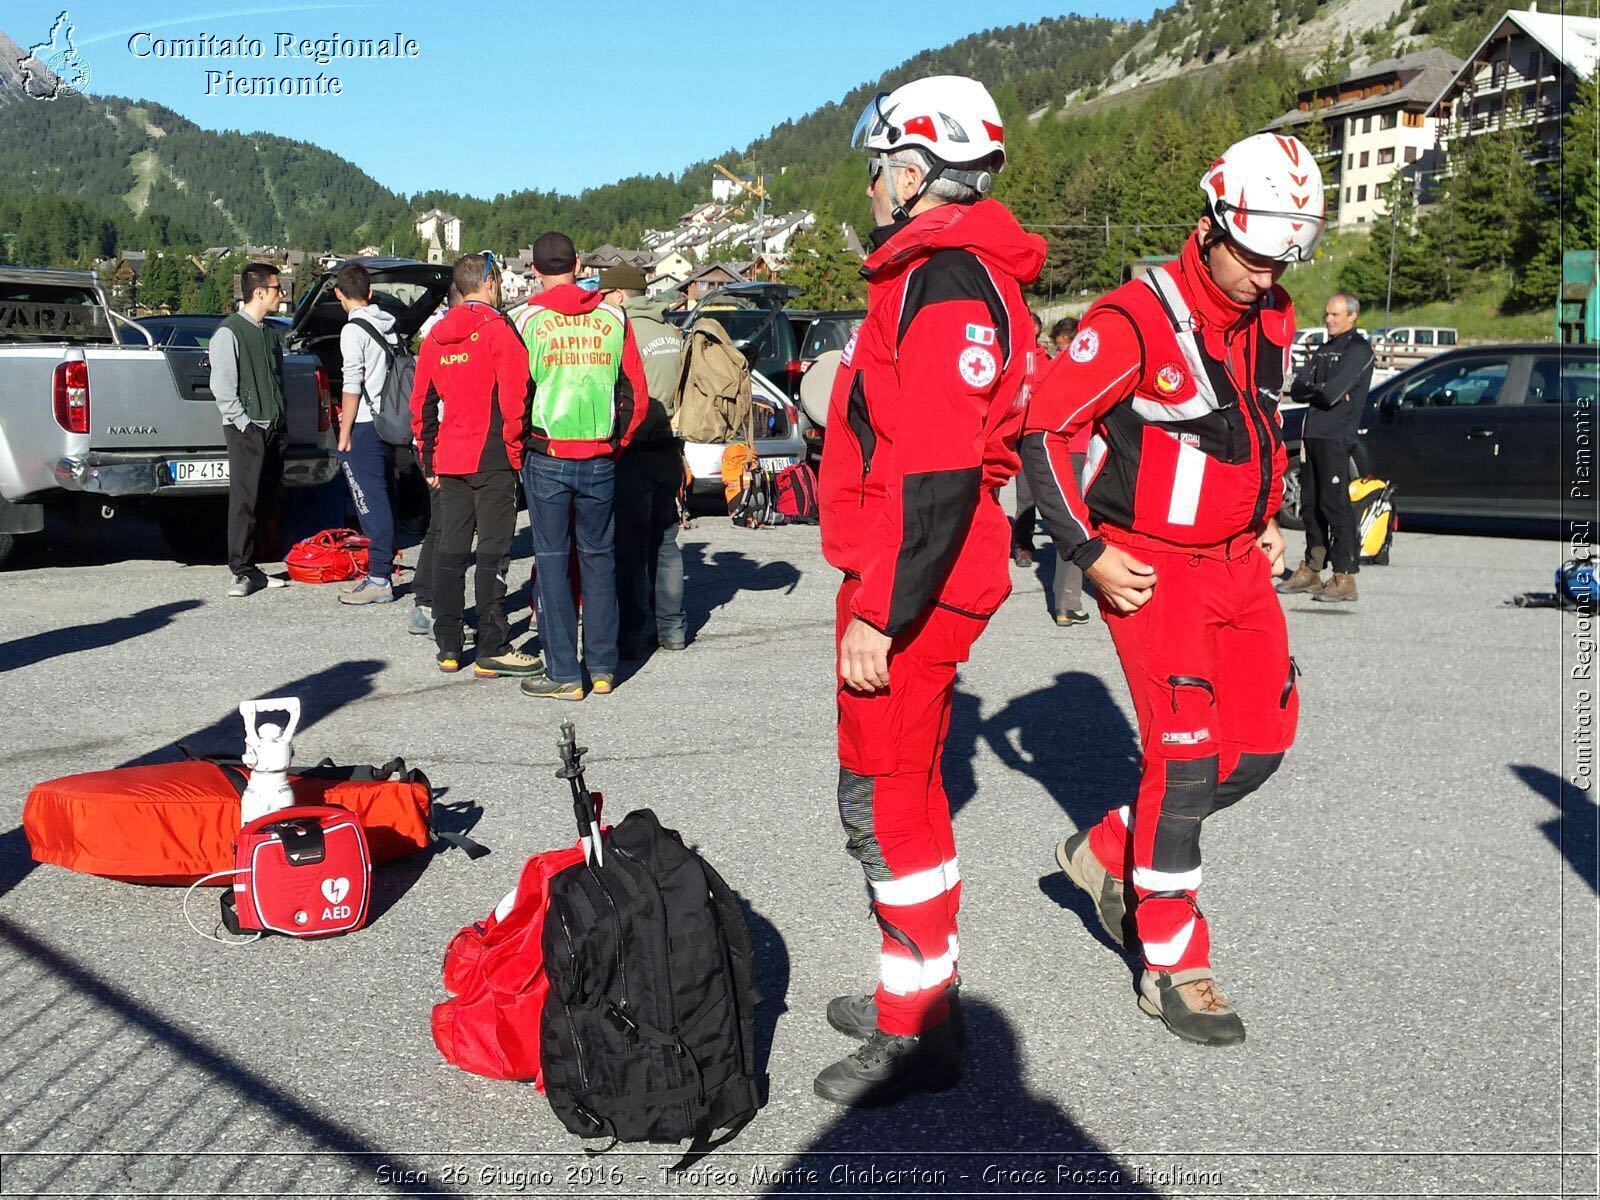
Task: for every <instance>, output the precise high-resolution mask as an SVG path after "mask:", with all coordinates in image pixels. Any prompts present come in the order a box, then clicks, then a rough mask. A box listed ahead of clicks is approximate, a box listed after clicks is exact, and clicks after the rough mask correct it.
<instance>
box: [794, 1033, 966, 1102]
mask: <svg viewBox="0 0 1600 1200" xmlns="http://www.w3.org/2000/svg"><path fill="white" fill-rule="evenodd" d="M960 1080H961V1051H960V1050H958V1049H957V1048H956V1044H955V1039H954V1037H953V1036H952V1035H951V1032H950V1022H949V1021H946V1022H945V1023H944V1024H943V1025H940V1026H939V1027H938V1028H936V1029H930V1030H928V1032H927V1033H923V1034H919V1035H917V1036H916V1037H897V1036H895V1035H894V1034H892V1033H884V1032H883V1031H882V1030H881V1029H874V1030H873V1031H872V1033H871V1035H870V1036H869V1037H868V1038H867V1040H866V1041H865V1042H863V1043H862V1044H861V1046H860V1048H859V1049H857V1050H855V1051H854V1052H853V1053H851V1054H847V1055H845V1056H844V1057H843V1058H841V1059H840V1060H839V1061H838V1062H836V1063H834V1064H833V1065H832V1066H831V1067H828V1068H827V1069H826V1070H824V1071H823V1072H822V1073H821V1074H820V1075H818V1076H817V1079H816V1082H815V1083H814V1084H812V1089H813V1090H814V1091H815V1092H816V1093H817V1095H819V1096H821V1097H822V1098H823V1099H824V1100H832V1101H833V1102H834V1103H835V1104H843V1105H845V1106H846V1107H847V1108H867V1107H870V1106H873V1105H878V1104H892V1103H893V1102H894V1101H896V1100H899V1099H900V1098H901V1097H902V1096H907V1095H910V1094H911V1093H912V1092H915V1091H929V1092H942V1091H944V1090H945V1089H946V1088H952V1087H954V1086H955V1085H956V1084H957V1083H959V1082H960Z"/></svg>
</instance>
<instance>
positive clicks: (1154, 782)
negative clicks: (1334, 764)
mask: <svg viewBox="0 0 1600 1200" xmlns="http://www.w3.org/2000/svg"><path fill="white" fill-rule="evenodd" d="M1106 540H1107V541H1112V540H1113V538H1112V537H1107V539H1106ZM1127 549H1128V551H1129V553H1131V554H1133V556H1134V557H1135V558H1137V559H1139V560H1140V561H1142V562H1145V563H1148V564H1149V565H1150V566H1152V567H1154V568H1155V572H1156V586H1155V590H1154V591H1153V592H1152V593H1151V597H1150V599H1149V600H1147V601H1146V602H1145V603H1144V605H1143V607H1141V608H1139V609H1138V610H1137V611H1135V612H1132V613H1127V614H1123V613H1118V612H1115V611H1114V610H1112V609H1111V608H1110V606H1109V605H1107V604H1105V603H1104V602H1102V603H1101V612H1102V613H1103V614H1104V616H1105V619H1106V625H1107V627H1108V628H1109V629H1110V631H1111V640H1112V642H1113V643H1115V645H1116V648H1117V656H1118V658H1120V659H1121V660H1122V669H1123V672H1124V674H1126V676H1127V679H1128V690H1129V691H1130V692H1131V693H1132V695H1133V706H1134V710H1135V711H1136V712H1137V714H1138V718H1139V744H1140V747H1141V749H1142V751H1143V755H1144V764H1143V771H1142V774H1141V777H1140V781H1139V792H1138V795H1137V796H1136V797H1135V799H1134V802H1133V804H1132V805H1131V806H1130V808H1128V809H1112V810H1111V811H1110V812H1108V813H1107V814H1106V816H1105V819H1104V820H1102V821H1101V822H1100V824H1099V825H1097V826H1096V827H1095V828H1094V830H1093V831H1092V832H1091V833H1090V835H1089V846H1090V849H1092V850H1093V851H1094V853H1095V856H1096V857H1097V858H1098V859H1099V860H1100V861H1101V862H1102V863H1103V864H1104V865H1105V867H1106V869H1107V870H1108V871H1109V872H1110V873H1111V874H1112V875H1114V876H1116V877H1117V878H1118V879H1123V880H1129V881H1130V882H1131V884H1132V894H1133V900H1132V903H1133V912H1134V924H1135V927H1136V928H1137V930H1138V934H1139V940H1140V942H1141V944H1142V948H1143V953H1144V960H1145V965H1146V966H1147V967H1149V968H1151V969H1152V970H1157V971H1183V970H1188V969H1190V968H1192V967H1202V966H1208V965H1210V950H1211V939H1210V934H1209V931H1208V930H1207V928H1206V921H1205V918H1204V917H1203V916H1202V915H1201V914H1200V910H1199V907H1198V903H1197V895H1198V892H1199V887H1200V845H1199V836H1200V822H1201V821H1202V820H1204V819H1205V817H1207V816H1209V815H1210V814H1211V813H1213V812H1215V811H1216V810H1217V809H1218V808H1221V807H1226V805H1228V804H1230V803H1232V802H1233V801H1234V800H1237V799H1239V798H1240V796H1241V795H1243V794H1244V792H1246V791H1248V790H1249V789H1250V788H1251V787H1253V786H1254V784H1253V783H1246V782H1245V778H1244V777H1245V776H1246V775H1247V774H1248V773H1249V771H1248V768H1249V766H1250V764H1251V756H1270V755H1281V754H1282V753H1283V752H1284V751H1285V750H1287V749H1288V748H1289V746H1290V745H1291V744H1292V743H1293V741H1294V733H1295V725H1296V722H1297V720H1298V716H1299V710H1300V698H1299V690H1298V688H1297V687H1296V686H1295V680H1294V669H1293V666H1292V664H1291V663H1290V660H1289V640H1288V630H1287V628H1286V626H1285V624H1284V619H1283V609H1282V608H1281V607H1280V602H1279V600H1278V597H1277V594H1276V593H1275V592H1274V591H1273V586H1272V585H1273V579H1272V576H1271V573H1270V568H1269V565H1268V563H1267V560H1266V557H1265V556H1264V555H1263V554H1262V553H1261V551H1260V550H1258V549H1256V548H1254V547H1253V546H1247V547H1240V546H1238V545H1236V546H1235V547H1234V549H1233V550H1232V552H1231V554H1232V556H1231V557H1230V556H1229V555H1228V553H1227V552H1220V551H1219V552H1215V553H1213V552H1211V551H1202V552H1199V553H1196V552H1194V551H1190V550H1183V551H1176V550H1175V551H1170V552H1169V551H1163V550H1157V549H1154V548H1153V547H1151V546H1150V545H1149V543H1148V542H1144V541H1142V540H1141V542H1140V544H1138V545H1133V546H1128V547H1127ZM1241 758H1243V759H1245V760H1246V767H1247V770H1245V771H1240V770H1239V768H1240V761H1241ZM1236 772H1237V773H1238V774H1237V776H1236ZM1269 773H1270V772H1269ZM1230 779H1233V780H1234V787H1233V789H1232V790H1231V791H1230V788H1229V780H1230ZM1241 788H1242V789H1243V790H1241Z"/></svg>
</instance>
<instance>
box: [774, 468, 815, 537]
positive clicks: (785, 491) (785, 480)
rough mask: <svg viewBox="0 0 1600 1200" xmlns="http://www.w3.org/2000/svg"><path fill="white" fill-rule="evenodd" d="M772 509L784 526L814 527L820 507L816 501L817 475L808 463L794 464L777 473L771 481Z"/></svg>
mask: <svg viewBox="0 0 1600 1200" xmlns="http://www.w3.org/2000/svg"><path fill="white" fill-rule="evenodd" d="M772 504H773V507H774V508H776V509H777V510H778V512H780V513H781V514H783V523H784V524H785V525H815V524H816V523H817V521H818V520H819V514H820V513H821V505H820V504H819V503H818V501H817V473H816V472H815V471H813V470H812V469H811V464H810V463H796V464H795V465H794V466H792V467H785V468H784V469H783V470H781V471H779V472H778V474H777V477H776V478H774V479H773V481H772Z"/></svg>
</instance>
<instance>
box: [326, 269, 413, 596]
mask: <svg viewBox="0 0 1600 1200" xmlns="http://www.w3.org/2000/svg"><path fill="white" fill-rule="evenodd" d="M333 294H334V296H335V297H337V298H338V301H339V305H340V307H341V308H343V309H344V311H345V316H346V318H347V320H346V321H345V326H344V328H343V329H341V330H340V331H339V354H340V356H341V358H342V359H343V361H344V383H343V387H342V395H341V396H340V404H339V465H340V466H341V467H342V468H343V469H344V477H345V482H346V483H348V484H349V485H350V499H351V501H352V502H353V503H354V504H355V506H356V512H357V513H358V514H359V515H360V517H361V532H362V533H364V534H366V536H367V540H368V541H369V542H370V543H371V549H370V551H369V558H368V566H367V575H366V578H365V579H363V580H362V581H361V582H360V583H358V584H356V586H355V587H354V588H352V589H350V590H348V591H345V592H342V593H341V594H340V596H339V603H340V604H388V603H389V602H390V601H392V600H393V599H394V585H393V583H392V582H391V579H390V576H391V575H392V574H393V571H394V504H393V501H392V497H391V490H392V489H393V487H394V446H393V445H391V444H390V443H389V442H388V441H387V440H386V439H385V438H384V437H383V435H382V434H381V433H380V432H379V429H378V425H377V423H376V422H375V421H374V416H375V415H376V414H377V412H378V410H379V408H380V405H381V398H382V396H383V394H384V384H385V383H386V382H387V381H388V379H389V375H390V372H391V369H392V368H391V363H392V361H393V359H394V357H395V355H396V354H397V353H399V352H400V350H401V346H400V339H399V336H398V335H397V334H396V333H395V332H394V317H392V316H390V315H389V314H388V313H386V312H384V311H383V309H381V308H379V307H378V306H377V305H376V304H374V303H373V302H372V281H371V279H370V278H369V276H368V274H367V269H366V267H364V266H362V265H361V264H360V263H358V262H349V263H345V264H344V266H342V267H340V268H339V273H338V274H337V275H335V276H334V278H333ZM407 399H409V395H408V396H407Z"/></svg>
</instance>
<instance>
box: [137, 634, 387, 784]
mask: <svg viewBox="0 0 1600 1200" xmlns="http://www.w3.org/2000/svg"><path fill="white" fill-rule="evenodd" d="M384 666H385V664H384V663H383V662H382V661H381V660H379V659H376V658H358V659H351V660H349V661H348V662H342V663H336V664H334V665H333V666H331V667H324V668H323V669H322V670H320V671H313V672H312V673H311V674H309V675H302V676H301V677H300V678H299V679H292V680H290V681H288V682H287V683H280V684H277V685H276V686H274V687H272V688H269V689H268V690H267V691H265V692H262V693H261V695H260V696H258V697H257V699H268V698H272V699H278V698H281V697H287V696H298V697H299V698H300V727H299V731H298V733H297V734H296V735H295V736H296V737H297V738H298V737H300V736H301V735H303V734H304V733H305V731H306V730H308V729H310V728H312V727H313V726H315V725H316V724H317V723H318V722H319V721H321V720H323V719H324V718H326V717H328V716H330V715H331V714H333V713H335V712H337V711H338V710H339V709H341V708H343V707H344V706H345V705H346V704H351V703H353V702H354V701H357V700H360V699H362V698H363V697H365V696H369V695H371V694H372V691H373V688H374V684H373V681H374V679H376V678H377V675H378V672H379V671H381V670H383V668H384ZM248 698H249V697H245V696H241V697H240V699H241V700H243V699H248ZM180 742H181V743H182V744H183V745H185V746H188V747H189V748H190V749H192V750H194V751H195V753H197V754H201V755H206V754H218V755H225V756H230V757H231V756H233V755H236V754H238V753H239V751H240V749H241V748H242V747H243V745H244V722H243V720H242V719H241V718H240V716H239V708H238V705H237V704H235V705H233V706H231V707H229V708H228V709H227V711H225V712H224V713H223V714H222V715H221V716H219V717H218V718H217V719H216V720H215V721H213V722H211V724H209V725H206V726H203V727H202V728H200V729H196V730H194V731H192V732H190V733H187V734H184V735H182V736H180V737H176V738H174V739H173V740H172V741H170V742H167V743H165V744H164V745H161V746H158V747H156V748H155V749H153V750H149V751H146V752H145V753H144V754H141V755H139V756H138V757H137V758H130V759H129V760H128V761H127V762H124V763H120V764H119V765H120V766H124V767H139V766H144V765H145V764H146V763H156V762H168V761H171V760H173V759H175V758H179V757H183V756H184V755H183V751H181V750H179V749H178V745H179V743H180Z"/></svg>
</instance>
